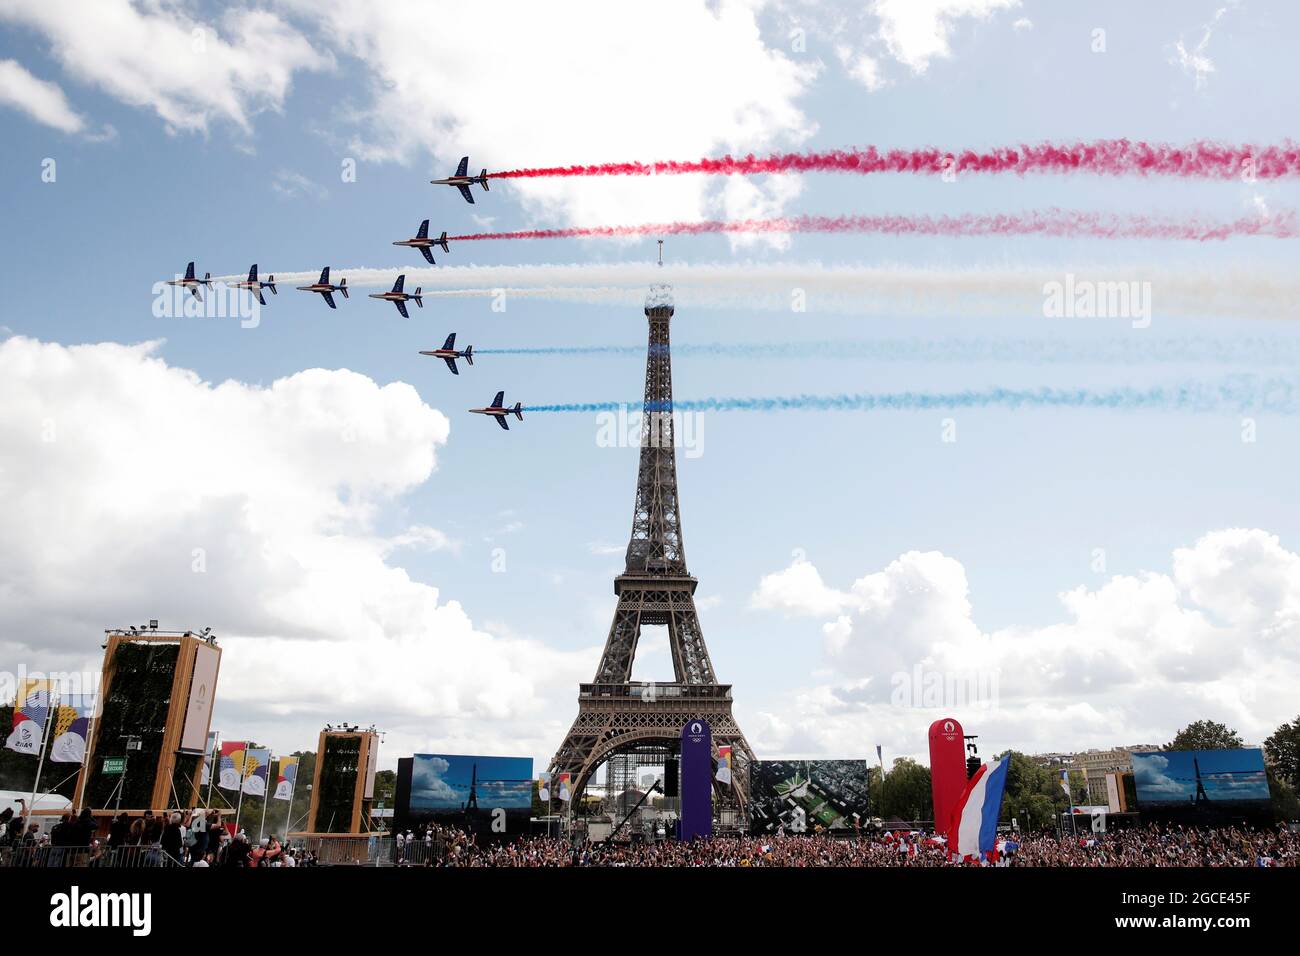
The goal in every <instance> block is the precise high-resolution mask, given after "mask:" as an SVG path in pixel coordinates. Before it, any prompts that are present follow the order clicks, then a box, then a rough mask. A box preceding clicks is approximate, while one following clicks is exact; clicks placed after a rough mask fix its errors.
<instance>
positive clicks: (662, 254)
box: [659, 239, 664, 269]
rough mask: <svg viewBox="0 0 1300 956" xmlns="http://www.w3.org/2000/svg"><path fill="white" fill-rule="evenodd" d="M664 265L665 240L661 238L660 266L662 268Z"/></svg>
mask: <svg viewBox="0 0 1300 956" xmlns="http://www.w3.org/2000/svg"><path fill="white" fill-rule="evenodd" d="M663 267H664V241H663V240H662V239H660V240H659V268H660V269H662V268H663Z"/></svg>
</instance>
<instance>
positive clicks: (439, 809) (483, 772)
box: [393, 754, 533, 837]
mask: <svg viewBox="0 0 1300 956" xmlns="http://www.w3.org/2000/svg"><path fill="white" fill-rule="evenodd" d="M397 772H398V782H397V788H396V794H395V796H396V798H397V805H396V806H395V807H394V814H393V816H394V824H395V825H396V826H398V827H400V828H402V829H406V828H410V827H415V826H418V825H420V824H422V823H437V824H440V825H442V826H454V827H460V828H462V829H466V830H470V831H472V832H474V833H475V834H479V835H481V836H484V837H491V836H506V835H513V834H520V833H526V832H527V831H528V820H529V816H530V815H531V811H532V806H533V758H532V757H489V756H481V755H465V754H415V755H414V756H412V757H410V758H409V759H403V760H399V761H398V768H397Z"/></svg>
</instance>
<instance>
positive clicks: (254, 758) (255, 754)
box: [243, 747, 271, 797]
mask: <svg viewBox="0 0 1300 956" xmlns="http://www.w3.org/2000/svg"><path fill="white" fill-rule="evenodd" d="M270 769H271V751H270V750H269V749H267V748H265V747H262V748H259V749H256V750H246V751H244V783H243V789H244V793H246V794H248V795H249V796H250V797H264V796H266V775H267V772H268V771H270Z"/></svg>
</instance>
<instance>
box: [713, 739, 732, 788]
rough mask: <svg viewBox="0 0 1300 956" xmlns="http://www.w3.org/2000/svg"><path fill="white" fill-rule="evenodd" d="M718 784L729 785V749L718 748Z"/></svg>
mask: <svg viewBox="0 0 1300 956" xmlns="http://www.w3.org/2000/svg"><path fill="white" fill-rule="evenodd" d="M716 776H717V778H718V783H731V748H730V747H719V748H718V772H717V774H716Z"/></svg>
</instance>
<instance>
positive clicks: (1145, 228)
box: [448, 209, 1300, 242]
mask: <svg viewBox="0 0 1300 956" xmlns="http://www.w3.org/2000/svg"><path fill="white" fill-rule="evenodd" d="M772 232H778V233H779V232H825V233H875V234H879V235H887V236H1028V235H1036V236H1049V237H1056V238H1093V239H1185V240H1193V241H1197V242H1204V241H1207V240H1212V239H1227V238H1229V237H1232V236H1269V237H1271V238H1275V239H1293V238H1296V237H1297V236H1300V226H1297V222H1296V216H1295V214H1294V213H1293V212H1289V211H1288V212H1285V213H1283V214H1280V215H1277V216H1269V217H1246V218H1241V219H1236V220H1231V221H1227V222H1211V221H1206V220H1201V219H1197V218H1190V219H1160V218H1157V217H1153V216H1120V215H1114V214H1111V213H1096V212H1070V211H1063V210H1060V209H1048V210H1045V211H1042V212H1027V213H1018V214H1012V215H977V214H971V213H967V214H965V215H960V216H792V217H789V218H781V219H741V220H737V221H735V222H721V221H718V220H706V221H704V222H668V223H657V224H647V225H641V226H574V227H571V228H567V229H521V230H518V231H516V232H476V233H470V234H468V235H464V236H449V237H448V238H449V239H451V240H452V241H462V242H464V241H469V240H478V239H577V238H603V239H614V238H623V237H629V236H647V235H658V236H664V235H677V236H682V235H685V236H694V235H702V234H704V233H772Z"/></svg>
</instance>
